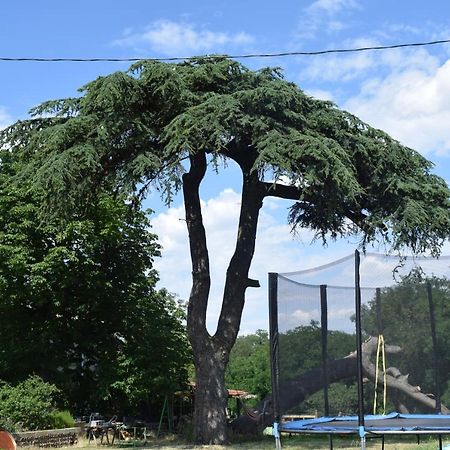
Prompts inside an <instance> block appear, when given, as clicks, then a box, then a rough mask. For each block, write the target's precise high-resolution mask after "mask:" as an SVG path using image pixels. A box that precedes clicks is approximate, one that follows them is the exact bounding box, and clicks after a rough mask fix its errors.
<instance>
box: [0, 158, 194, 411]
mask: <svg viewBox="0 0 450 450" xmlns="http://www.w3.org/2000/svg"><path fill="white" fill-rule="evenodd" d="M1 158H2V165H1V167H0V317H2V332H1V333H0V348H1V352H0V379H4V380H7V381H9V382H17V381H20V380H23V379H25V378H26V377H27V376H28V375H29V374H38V375H39V376H41V377H42V378H43V379H44V380H46V381H50V382H52V383H55V384H56V385H57V386H58V387H59V388H61V389H62V390H63V392H64V393H65V395H66V397H67V398H68V400H69V401H70V405H71V407H73V408H76V411H83V410H87V411H90V410H92V409H91V408H94V407H95V408H98V407H99V406H100V405H101V404H103V405H104V406H105V407H106V406H109V407H110V408H113V409H116V408H120V409H121V410H122V411H123V410H124V408H130V407H131V405H136V404H139V403H142V402H145V401H148V400H149V399H150V398H155V396H157V395H160V394H161V395H163V394H164V393H166V392H173V390H175V389H178V388H179V387H180V384H181V383H183V382H184V381H185V380H186V378H187V374H186V365H187V364H188V362H189V361H190V355H189V349H188V344H187V339H186V337H185V328H184V325H183V321H184V312H183V311H182V309H180V308H179V305H178V304H177V303H176V301H175V299H174V298H173V297H172V296H171V295H169V294H168V293H167V292H166V291H165V290H160V291H157V290H156V289H155V284H156V282H157V274H156V272H155V270H154V269H153V261H154V258H155V257H156V256H158V255H159V245H158V244H157V242H156V236H155V235H154V234H152V233H151V232H150V231H149V227H150V223H149V221H148V218H147V216H146V214H145V213H144V212H142V211H139V209H137V207H136V206H134V205H133V204H130V203H129V202H127V201H126V199H125V198H124V196H123V195H116V196H113V195H109V194H106V193H103V194H100V193H99V194H98V196H97V198H96V201H95V203H92V204H91V205H90V207H89V208H87V209H85V215H84V217H83V218H81V217H76V216H75V217H74V218H72V219H71V220H70V221H68V222H66V223H65V224H64V226H59V224H55V223H54V222H46V223H40V222H39V218H38V213H39V209H40V203H39V200H40V199H39V193H36V192H30V191H29V189H27V185H23V186H16V187H13V188H12V187H11V186H9V185H8V182H9V180H10V177H11V176H12V175H13V173H14V170H16V169H15V165H19V166H20V165H21V164H22V162H21V161H19V159H18V158H14V157H13V155H12V153H11V152H9V151H4V152H2V153H1ZM141 354H147V355H148V356H147V357H142V356H141ZM150 355H151V359H150V358H149V356H150ZM116 410H117V409H116Z"/></svg>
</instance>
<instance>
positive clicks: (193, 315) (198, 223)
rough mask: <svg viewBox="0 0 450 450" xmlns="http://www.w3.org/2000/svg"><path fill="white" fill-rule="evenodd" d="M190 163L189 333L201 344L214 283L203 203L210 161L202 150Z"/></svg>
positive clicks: (186, 201)
mask: <svg viewBox="0 0 450 450" xmlns="http://www.w3.org/2000/svg"><path fill="white" fill-rule="evenodd" d="M190 162H191V167H190V170H189V172H187V173H186V174H184V175H183V194H184V206H185V211H186V223H187V228H188V234H189V246H190V251H191V262H192V289H191V293H190V296H189V305H188V317H187V325H188V333H189V339H190V341H191V344H192V346H193V347H197V346H198V348H201V345H202V342H203V343H204V340H205V339H206V338H207V337H208V332H207V329H206V308H207V305H208V297H209V290H210V286H211V279H210V271H209V256H208V247H207V244H206V233H205V228H204V226H203V218H202V211H201V203H200V189H199V188H200V183H201V181H202V180H203V178H204V176H205V173H206V168H207V162H206V155H205V154H204V153H203V152H200V153H197V154H194V155H191V156H190Z"/></svg>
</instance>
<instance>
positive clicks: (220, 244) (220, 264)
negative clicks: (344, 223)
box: [152, 189, 348, 334]
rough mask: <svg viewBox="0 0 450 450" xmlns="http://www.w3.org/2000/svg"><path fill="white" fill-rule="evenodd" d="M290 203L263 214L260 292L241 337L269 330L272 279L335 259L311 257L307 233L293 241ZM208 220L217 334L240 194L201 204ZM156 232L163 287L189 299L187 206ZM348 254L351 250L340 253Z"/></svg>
mask: <svg viewBox="0 0 450 450" xmlns="http://www.w3.org/2000/svg"><path fill="white" fill-rule="evenodd" d="M288 204H289V203H288V202H286V201H283V200H279V199H274V198H267V199H266V200H265V202H264V206H263V208H262V210H261V214H260V220H259V227H258V234H257V240H256V251H255V255H254V259H253V262H252V266H251V269H250V274H249V276H250V278H253V279H258V280H259V281H260V283H261V288H258V289H254V288H250V289H249V290H248V291H247V298H246V305H245V308H244V314H243V320H242V327H241V333H243V334H246V333H253V332H254V331H255V330H256V329H258V328H262V329H267V327H268V307H267V274H268V272H287V271H292V270H297V269H298V268H299V267H301V266H303V267H304V266H305V264H306V265H308V266H314V265H316V264H321V263H323V262H324V261H325V260H326V259H327V258H330V254H332V255H333V256H332V257H333V258H334V257H335V256H336V255H340V254H341V253H333V252H331V253H330V251H329V250H328V251H327V250H321V249H320V248H319V249H318V250H317V249H316V250H315V251H314V253H315V254H314V256H313V257H310V256H309V255H308V257H306V254H307V253H308V248H309V243H310V242H311V239H312V237H313V235H312V233H311V232H310V231H308V230H303V231H301V233H300V235H299V237H296V238H293V236H292V234H291V233H290V228H289V226H288V225H287V224H286V215H287V206H288ZM202 207H203V218H204V224H205V229H206V233H207V239H208V247H209V256H210V266H211V279H212V286H211V295H210V304H209V306H208V317H207V319H208V329H209V330H210V332H212V333H213V332H214V331H215V328H216V325H217V319H218V316H219V312H220V307H221V300H222V292H223V284H224V278H225V272H226V268H227V266H228V263H229V260H230V257H231V256H232V254H233V251H234V247H235V243H236V231H237V222H238V217H239V209H240V194H238V193H237V192H235V191H234V190H232V189H225V190H224V191H222V192H221V193H220V194H219V195H218V196H216V197H214V198H210V199H208V200H205V201H203V202H202ZM152 224H153V230H154V232H155V233H156V234H157V235H158V236H159V239H160V242H161V243H162V245H163V250H162V258H160V259H159V260H158V261H156V264H155V265H156V268H157V269H158V270H159V273H160V277H161V283H160V284H161V286H164V287H166V288H167V289H168V290H169V291H170V292H174V293H177V294H178V295H179V296H180V297H181V298H182V299H185V300H186V299H187V298H188V297H189V292H190V288H191V266H190V255H189V244H188V237H187V231H186V223H185V221H184V208H183V206H182V205H180V206H178V207H174V208H170V209H168V210H167V211H166V212H164V213H161V214H159V215H157V216H156V217H155V218H154V219H153V221H152ZM340 251H344V252H345V253H348V250H347V249H345V250H343V249H342V250H340Z"/></svg>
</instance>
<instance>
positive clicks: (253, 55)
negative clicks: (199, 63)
mask: <svg viewBox="0 0 450 450" xmlns="http://www.w3.org/2000/svg"><path fill="white" fill-rule="evenodd" d="M449 43H450V39H442V40H439V41H429V42H413V43H407V44H393V45H375V46H369V47H356V48H335V49H328V50H316V51H298V52H280V53H249V54H242V55H204V56H173V57H167V58H155V57H140V58H37V57H30V58H28V57H20V58H18V57H3V56H0V61H6V62H26V61H28V62H136V61H142V60H152V61H162V62H163V61H165V62H170V61H185V60H188V59H191V58H201V59H211V60H214V59H220V58H224V57H226V58H229V59H249V58H277V57H288V56H317V55H326V54H332V53H357V52H366V51H374V50H390V49H395V48H405V47H425V46H430V45H439V44H449Z"/></svg>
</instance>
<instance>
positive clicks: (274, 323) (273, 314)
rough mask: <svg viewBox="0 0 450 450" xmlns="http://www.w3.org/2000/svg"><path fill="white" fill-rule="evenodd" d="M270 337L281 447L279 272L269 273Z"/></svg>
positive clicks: (277, 437) (275, 433) (277, 436)
mask: <svg viewBox="0 0 450 450" xmlns="http://www.w3.org/2000/svg"><path fill="white" fill-rule="evenodd" d="M269 337H270V363H271V364H270V368H271V372H272V407H273V417H274V424H273V436H274V438H275V444H276V448H277V449H279V448H281V437H280V436H281V433H280V432H279V431H278V426H279V423H280V420H281V414H280V404H279V387H280V385H279V378H280V366H279V359H278V357H279V348H278V274H277V273H269Z"/></svg>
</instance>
